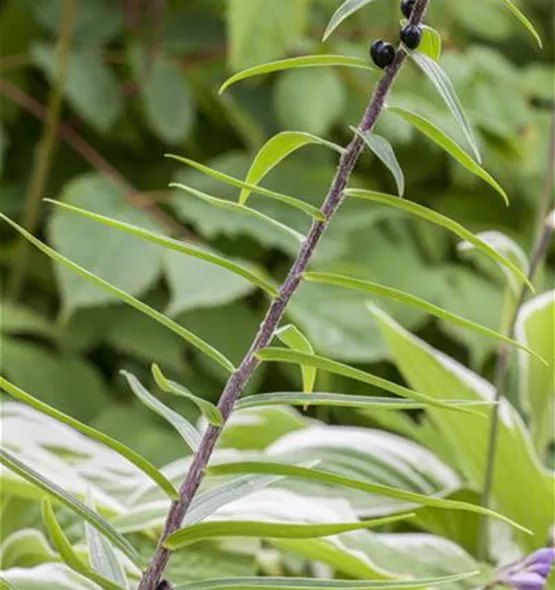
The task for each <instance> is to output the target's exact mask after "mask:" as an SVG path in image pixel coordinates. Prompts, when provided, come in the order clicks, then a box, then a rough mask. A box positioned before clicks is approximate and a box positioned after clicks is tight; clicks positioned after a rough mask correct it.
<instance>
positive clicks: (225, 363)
mask: <svg viewBox="0 0 555 590" xmlns="http://www.w3.org/2000/svg"><path fill="white" fill-rule="evenodd" d="M0 219H3V220H4V221H5V222H6V223H8V224H9V225H11V226H12V227H13V228H14V229H15V230H16V231H17V232H19V233H20V234H21V235H22V236H23V237H24V238H25V239H26V240H28V241H29V242H31V244H33V246H35V247H36V248H38V249H39V250H41V251H42V252H44V254H46V255H47V256H48V257H50V258H51V259H52V260H54V261H55V262H58V263H59V264H62V265H63V266H65V267H67V268H69V269H71V270H72V271H73V272H75V273H77V274H78V275H79V276H81V277H83V278H84V279H86V280H87V281H90V282H91V283H94V284H95V285H97V286H98V287H99V288H100V289H104V290H105V291H108V292H110V293H111V294H112V295H115V296H116V297H117V298H118V299H120V300H121V301H123V302H124V303H127V304H128V305H131V306H132V307H134V308H135V309H138V310H139V311H140V312H142V313H144V314H146V315H148V316H149V317H151V318H152V319H153V320H156V321H157V322H158V323H160V324H162V325H163V326H165V327H166V328H168V329H170V330H172V331H173V332H175V333H176V334H178V335H179V336H181V337H182V338H183V339H184V340H187V342H189V343H190V344H192V345H193V346H195V347H196V348H198V349H199V350H200V351H202V352H203V353H204V354H206V355H207V356H209V357H210V358H212V359H213V360H214V361H216V362H217V363H218V364H219V365H221V366H222V367H224V369H226V370H227V371H229V372H230V373H232V372H233V371H234V370H235V367H234V366H233V364H232V363H231V362H230V361H229V360H228V359H227V358H226V357H225V356H224V355H223V354H221V353H220V352H218V351H217V350H216V349H214V348H213V347H212V346H210V345H209V344H208V343H206V342H204V340H202V339H201V338H199V337H198V336H196V335H195V334H193V333H192V332H190V331H189V330H187V329H186V328H184V327H183V326H180V325H179V324H177V323H176V322H174V321H173V320H171V319H170V318H168V317H166V316H165V315H164V314H162V313H160V312H159V311H156V310H155V309H153V308H152V307H150V306H148V305H146V304H145V303H143V302H142V301H139V300H138V299H136V298H135V297H133V296H131V295H129V294H128V293H126V292H125V291H122V290H121V289H118V288H117V287H115V286H114V285H112V284H111V283H109V282H108V281H105V280H103V279H101V278H100V277H97V276H96V275H95V274H93V273H92V272H90V271H88V270H87V269H85V268H83V267H82V266H79V265H78V264H76V263H75V262H72V261H71V260H69V259H68V258H66V257H65V256H62V255H61V254H59V253H58V252H56V251H55V250H53V249H52V248H50V247H49V246H47V245H46V244H43V243H42V242H41V241H40V240H37V238H35V237H34V236H33V235H32V234H30V233H29V232H28V231H26V230H24V229H23V228H22V227H20V226H19V225H17V223H15V222H14V221H12V220H11V219H9V218H8V217H6V216H5V215H4V214H3V213H0Z"/></svg>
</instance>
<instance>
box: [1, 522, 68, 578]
mask: <svg viewBox="0 0 555 590" xmlns="http://www.w3.org/2000/svg"><path fill="white" fill-rule="evenodd" d="M3 524H4V523H3ZM55 559H56V552H55V551H53V549H52V547H50V545H49V543H48V541H47V540H46V537H45V536H44V535H43V534H42V532H41V531H38V530H36V529H20V530H17V531H16V532H14V533H12V534H11V535H9V536H8V537H7V538H6V539H5V540H4V542H3V543H2V545H1V546H0V570H8V569H10V568H13V567H20V568H30V567H33V566H35V565H39V564H41V563H48V562H50V561H54V560H55Z"/></svg>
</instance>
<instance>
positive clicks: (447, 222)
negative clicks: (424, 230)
mask: <svg viewBox="0 0 555 590" xmlns="http://www.w3.org/2000/svg"><path fill="white" fill-rule="evenodd" d="M345 194H347V195H350V196H351V197H356V198H357V199H366V200H367V201H373V202H374V203H381V204H383V205H388V206H390V207H396V208H397V209H401V210H403V211H406V212H407V213H410V214H411V215H414V216H415V217H419V218H421V219H425V220H426V221H429V222H430V223H433V224H435V225H439V226H440V227H443V228H444V229H446V230H448V231H450V232H451V233H453V234H455V235H456V236H458V237H459V238H462V239H463V240H466V241H467V242H470V243H471V244H472V245H473V246H475V247H476V248H477V249H478V250H480V251H481V252H483V253H484V254H485V255H486V256H488V257H489V258H491V259H492V260H494V261H495V262H498V263H499V264H501V265H503V266H504V267H505V268H508V269H509V270H510V271H511V272H513V273H514V274H515V275H517V276H518V277H520V279H521V280H522V281H524V282H525V283H526V284H527V285H528V288H529V289H530V290H531V291H532V292H534V291H535V289H534V285H532V283H530V281H529V280H528V278H527V277H526V275H525V274H524V273H523V272H522V270H521V269H520V268H519V267H518V266H517V265H516V264H515V263H514V262H512V261H511V260H509V259H507V258H505V257H504V256H502V255H501V254H499V252H497V250H495V248H492V247H491V246H490V245H489V244H488V243H487V242H484V240H481V239H480V238H479V237H478V236H476V235H475V234H473V233H472V232H471V231H470V230H468V229H466V228H465V227H464V226H462V225H461V224H460V223H457V222H456V221H453V220H452V219H450V218H449V217H446V216H445V215H441V213H438V212H437V211H433V210H432V209H428V208H427V207H423V206H422V205H419V204H418V203H414V202H412V201H407V200H405V199H399V197H395V196H393V195H386V194H384V193H375V192H373V191H365V190H360V189H346V190H345Z"/></svg>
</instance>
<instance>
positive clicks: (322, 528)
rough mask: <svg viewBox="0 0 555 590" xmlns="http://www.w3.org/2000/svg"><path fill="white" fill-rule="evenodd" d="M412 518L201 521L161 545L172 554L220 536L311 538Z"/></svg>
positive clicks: (179, 531)
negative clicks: (312, 521) (315, 521)
mask: <svg viewBox="0 0 555 590" xmlns="http://www.w3.org/2000/svg"><path fill="white" fill-rule="evenodd" d="M412 516H414V515H413V514H411V515H407V514H402V515H396V516H388V517H384V518H376V519H373V520H363V521H360V522H349V523H332V524H289V523H285V522H256V521H248V520H232V521H229V520H227V521H217V522H203V523H200V524H194V525H191V526H188V527H184V528H182V529H179V530H177V531H175V532H174V533H172V534H171V535H170V536H169V537H168V538H167V539H166V541H165V542H164V546H165V547H166V548H168V549H170V550H172V551H175V550H177V549H181V548H183V547H186V546H188V545H191V544H193V543H197V542H199V541H204V540H206V539H213V538H221V537H259V538H268V539H314V538H318V537H329V536H332V535H338V534H339V533H346V532H349V531H357V530H360V529H366V528H370V527H374V526H381V525H384V524H390V523H393V522H397V521H400V520H405V519H406V518H410V517H412Z"/></svg>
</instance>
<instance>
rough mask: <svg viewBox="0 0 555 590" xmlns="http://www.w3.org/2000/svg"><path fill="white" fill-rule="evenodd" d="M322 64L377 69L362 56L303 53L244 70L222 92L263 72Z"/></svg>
mask: <svg viewBox="0 0 555 590" xmlns="http://www.w3.org/2000/svg"><path fill="white" fill-rule="evenodd" d="M322 66H345V67H349V68H360V69H363V70H374V71H375V70H376V68H375V67H373V66H372V65H371V64H370V62H369V61H368V60H367V59H361V58H360V57H351V56H348V55H303V56H302V57H292V58H290V59H281V60H279V61H273V62H270V63H266V64H261V65H259V66H254V67H252V68H248V69H247V70H243V71H242V72H239V73H238V74H235V75H233V76H231V78H228V79H227V80H226V81H225V82H224V83H223V84H222V86H221V87H220V90H219V93H220V94H221V93H222V92H224V90H226V89H227V88H229V87H230V86H231V85H232V84H235V83H236V82H239V81H240V80H245V79H246V78H251V77H252V76H259V75H261V74H270V73H272V72H281V71H282V70H291V69H293V68H309V67H322Z"/></svg>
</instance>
